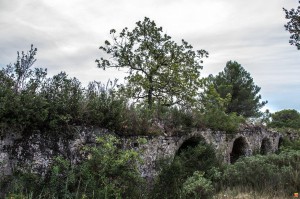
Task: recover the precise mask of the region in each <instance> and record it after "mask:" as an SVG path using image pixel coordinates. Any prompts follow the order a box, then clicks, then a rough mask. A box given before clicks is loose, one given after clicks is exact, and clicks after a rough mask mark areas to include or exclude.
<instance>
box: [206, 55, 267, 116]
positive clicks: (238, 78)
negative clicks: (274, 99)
mask: <svg viewBox="0 0 300 199" xmlns="http://www.w3.org/2000/svg"><path fill="white" fill-rule="evenodd" d="M212 83H213V85H214V87H215V89H216V91H217V92H218V93H219V95H220V97H221V98H223V99H226V98H228V94H230V95H231V99H230V102H229V103H227V104H226V111H225V112H226V113H233V112H235V113H237V114H238V115H241V116H244V117H257V116H259V115H260V114H261V112H260V111H259V109H260V108H262V107H263V106H264V105H265V104H266V103H267V101H262V102H260V99H261V95H259V94H258V93H259V91H260V87H258V86H257V85H255V84H254V82H253V79H252V77H251V76H250V73H248V72H247V71H246V70H245V69H244V68H243V67H242V66H241V65H240V64H239V63H237V62H235V61H234V62H233V61H229V62H227V64H226V67H225V68H224V71H222V72H220V73H219V74H218V75H217V76H215V77H212Z"/></svg>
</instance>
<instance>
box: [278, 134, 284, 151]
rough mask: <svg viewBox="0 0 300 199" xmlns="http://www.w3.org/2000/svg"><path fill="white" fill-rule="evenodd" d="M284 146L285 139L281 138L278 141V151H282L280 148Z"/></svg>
mask: <svg viewBox="0 0 300 199" xmlns="http://www.w3.org/2000/svg"><path fill="white" fill-rule="evenodd" d="M282 145H283V137H281V136H280V137H279V139H278V146H277V150H278V151H280V148H281V147H282Z"/></svg>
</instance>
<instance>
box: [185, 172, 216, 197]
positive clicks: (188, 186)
mask: <svg viewBox="0 0 300 199" xmlns="http://www.w3.org/2000/svg"><path fill="white" fill-rule="evenodd" d="M213 191H214V188H213V186H212V183H211V181H210V180H208V179H206V178H204V177H203V173H201V172H199V171H195V172H194V174H193V176H191V177H189V178H188V179H187V180H186V181H185V182H184V183H183V194H184V196H185V197H186V198H202V199H206V198H212V196H213Z"/></svg>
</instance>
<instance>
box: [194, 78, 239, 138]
mask: <svg viewBox="0 0 300 199" xmlns="http://www.w3.org/2000/svg"><path fill="white" fill-rule="evenodd" d="M212 82H213V78H212V77H209V78H207V79H206V81H205V83H206V84H205V88H204V91H203V93H202V94H201V96H200V97H201V105H202V106H203V107H202V108H201V109H202V113H203V115H202V122H203V123H204V125H205V126H206V127H208V128H211V129H213V130H221V131H226V132H228V133H233V132H237V131H238V128H239V126H240V123H243V122H244V118H243V117H242V116H238V115H237V114H236V113H235V112H233V113H226V112H225V111H226V108H227V107H228V106H229V104H230V101H231V94H230V93H227V95H226V96H225V97H221V95H220V93H218V92H217V90H216V88H215V87H214V85H213V83H212Z"/></svg>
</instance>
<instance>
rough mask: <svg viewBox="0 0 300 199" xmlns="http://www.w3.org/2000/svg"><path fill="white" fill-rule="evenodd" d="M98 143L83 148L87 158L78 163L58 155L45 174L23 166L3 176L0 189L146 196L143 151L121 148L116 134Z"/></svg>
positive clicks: (18, 193)
mask: <svg viewBox="0 0 300 199" xmlns="http://www.w3.org/2000/svg"><path fill="white" fill-rule="evenodd" d="M97 142H98V145H97V146H92V147H86V148H84V149H83V150H84V151H85V153H86V154H87V158H86V160H85V161H83V162H82V163H80V164H78V165H73V164H71V163H70V161H69V160H68V159H65V158H63V157H57V158H55V159H54V161H53V163H52V166H51V169H50V171H49V172H48V173H47V174H46V175H45V176H40V175H39V174H37V173H32V172H31V171H30V168H28V169H26V168H22V169H21V170H19V171H16V172H15V174H14V175H13V176H9V177H7V179H1V182H0V188H1V190H6V193H7V196H8V197H9V198H10V197H12V198H144V195H145V194H146V193H145V192H144V191H143V190H144V188H145V187H144V185H145V184H144V179H142V178H141V176H140V173H139V171H138V167H137V166H138V164H137V163H138V162H139V161H140V157H139V153H138V152H136V151H134V150H133V149H127V150H124V149H122V148H120V147H119V145H120V140H119V139H118V138H117V137H115V136H111V135H108V136H104V137H99V138H98V139H97Z"/></svg>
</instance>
